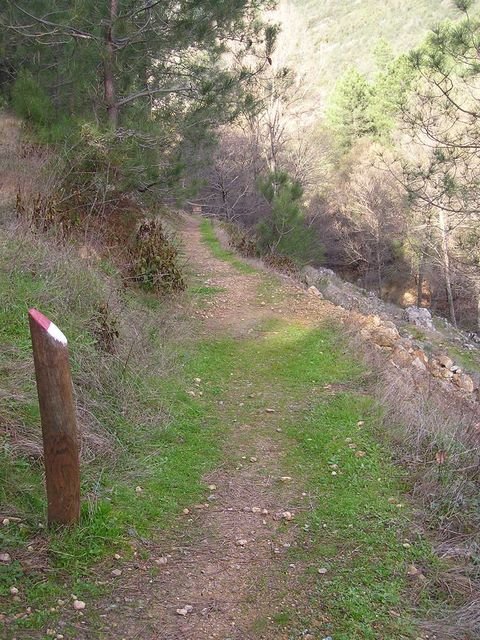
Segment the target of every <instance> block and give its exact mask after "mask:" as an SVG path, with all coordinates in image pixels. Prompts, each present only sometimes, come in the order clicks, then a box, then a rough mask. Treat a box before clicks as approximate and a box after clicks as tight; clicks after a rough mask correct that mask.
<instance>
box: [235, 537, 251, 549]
mask: <svg viewBox="0 0 480 640" xmlns="http://www.w3.org/2000/svg"><path fill="white" fill-rule="evenodd" d="M235 544H236V545H237V547H245V546H246V545H247V544H248V540H245V538H239V539H238V540H237V541H236V543H235Z"/></svg>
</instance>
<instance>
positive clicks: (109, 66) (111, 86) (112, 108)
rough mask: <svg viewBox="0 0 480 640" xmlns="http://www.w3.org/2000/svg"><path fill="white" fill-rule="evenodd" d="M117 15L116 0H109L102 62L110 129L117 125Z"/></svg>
mask: <svg viewBox="0 0 480 640" xmlns="http://www.w3.org/2000/svg"><path fill="white" fill-rule="evenodd" d="M117 15H118V0H110V22H109V24H108V26H107V29H106V33H105V61H104V64H103V84H104V91H105V106H106V109H107V118H108V122H109V124H110V126H111V127H112V129H116V128H117V126H118V104H117V95H116V91H115V38H114V23H115V20H116V18H117Z"/></svg>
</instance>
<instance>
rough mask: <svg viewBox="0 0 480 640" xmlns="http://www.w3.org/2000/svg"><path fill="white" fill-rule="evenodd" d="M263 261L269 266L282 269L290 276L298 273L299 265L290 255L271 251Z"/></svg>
mask: <svg viewBox="0 0 480 640" xmlns="http://www.w3.org/2000/svg"><path fill="white" fill-rule="evenodd" d="M263 262H264V263H265V264H266V265H267V267H271V268H272V269H275V271H281V272H282V273H286V274H287V275H289V276H294V275H296V274H298V267H297V265H296V264H295V262H294V261H293V260H292V259H291V258H289V257H288V256H281V255H278V254H277V253H269V254H267V255H266V256H265V257H264V258H263Z"/></svg>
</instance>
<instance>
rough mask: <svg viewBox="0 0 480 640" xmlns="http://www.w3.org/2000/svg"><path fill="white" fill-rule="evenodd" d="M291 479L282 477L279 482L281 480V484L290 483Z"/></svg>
mask: <svg viewBox="0 0 480 640" xmlns="http://www.w3.org/2000/svg"><path fill="white" fill-rule="evenodd" d="M291 479H292V478H291V477H290V476H282V477H281V478H280V480H281V481H282V482H290V481H291Z"/></svg>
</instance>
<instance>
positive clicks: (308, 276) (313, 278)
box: [302, 265, 321, 287]
mask: <svg viewBox="0 0 480 640" xmlns="http://www.w3.org/2000/svg"><path fill="white" fill-rule="evenodd" d="M302 275H303V281H304V282H305V284H306V285H307V287H311V286H312V285H316V284H317V282H318V281H319V280H320V277H321V276H320V273H319V271H318V269H315V268H314V267H311V266H310V265H307V266H306V267H305V268H304V270H303V274H302Z"/></svg>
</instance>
